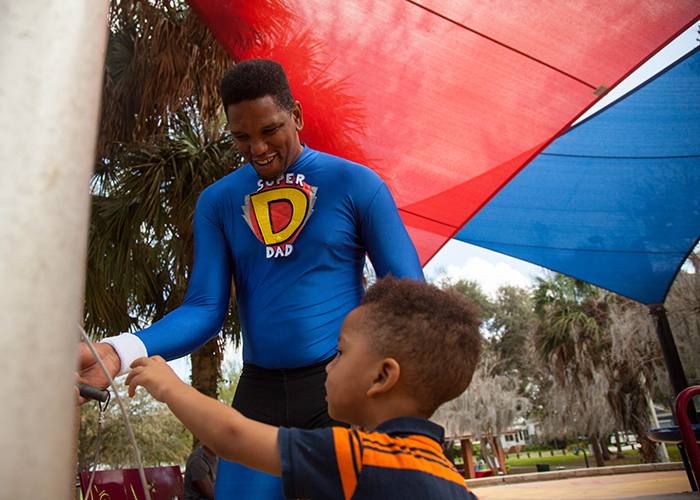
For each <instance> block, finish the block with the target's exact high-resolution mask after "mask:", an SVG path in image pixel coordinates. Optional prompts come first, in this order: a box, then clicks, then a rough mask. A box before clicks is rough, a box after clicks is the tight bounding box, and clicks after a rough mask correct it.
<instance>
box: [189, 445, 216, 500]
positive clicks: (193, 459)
mask: <svg viewBox="0 0 700 500" xmlns="http://www.w3.org/2000/svg"><path fill="white" fill-rule="evenodd" d="M216 463H217V457H216V453H214V452H213V451H212V450H211V448H209V447H207V446H206V445H202V446H200V447H199V448H196V449H195V450H194V451H193V452H192V453H190V456H189V458H188V459H187V464H186V465H185V495H184V497H183V498H184V500H214V484H215V483H216Z"/></svg>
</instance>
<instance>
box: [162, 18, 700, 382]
mask: <svg viewBox="0 0 700 500" xmlns="http://www.w3.org/2000/svg"><path fill="white" fill-rule="evenodd" d="M698 36H699V35H698V26H697V25H695V26H692V27H691V28H689V29H688V30H687V31H686V32H685V33H683V34H681V35H680V36H679V37H678V38H676V39H675V40H674V41H673V42H671V43H670V44H669V45H668V46H666V47H665V48H664V49H663V50H661V51H660V52H659V53H657V54H656V55H655V56H654V57H652V58H651V59H650V60H649V61H647V62H646V63H645V64H644V65H643V66H642V67H640V68H639V69H638V70H637V71H636V72H635V73H633V74H632V75H630V77H629V78H627V79H626V80H625V81H623V82H621V83H620V84H619V85H618V86H617V87H615V88H614V89H612V90H611V91H610V92H608V94H606V95H605V96H604V97H603V98H601V100H600V101H599V102H598V103H597V104H596V105H595V106H593V107H591V109H590V110H589V111H588V112H586V113H585V114H584V115H583V116H582V117H581V118H580V119H584V118H586V117H587V116H589V115H591V114H592V113H595V112H596V111H598V110H599V109H601V108H602V107H604V106H607V105H608V104H610V103H611V102H613V101H615V100H616V99H618V98H620V97H622V96H623V95H625V94H626V93H627V92H629V91H630V90H632V89H634V88H635V87H637V86H638V85H639V84H641V83H643V82H644V81H646V80H647V79H648V78H650V77H651V76H653V75H655V74H656V73H658V72H659V71H661V70H662V69H664V68H665V67H666V66H668V65H669V64H671V63H672V62H674V61H676V60H677V59H678V58H680V57H681V56H682V55H684V54H686V53H687V52H689V51H690V50H692V49H693V48H694V47H695V46H697V45H698V43H700V42H698V40H697V39H698ZM423 270H424V274H425V277H426V279H428V280H432V279H436V278H438V277H439V276H440V275H445V274H446V275H447V276H448V277H450V278H451V279H454V280H455V281H457V280H460V279H468V280H472V281H476V282H478V283H479V284H480V285H481V288H482V290H483V291H484V293H486V294H488V295H493V294H494V293H495V292H496V290H497V289H498V288H499V287H500V286H501V285H506V284H507V285H516V286H521V287H527V286H530V285H532V284H533V282H534V281H535V280H536V278H537V277H541V276H544V274H545V273H546V269H544V268H542V267H540V266H536V265H533V264H530V263H529V262H525V261H523V260H519V259H515V258H512V257H509V256H507V255H504V254H499V253H497V252H493V251H491V250H487V249H485V248H480V247H477V246H474V245H470V244H468V243H464V242H461V241H456V240H450V241H449V242H448V243H447V244H446V245H445V246H444V247H443V248H442V249H441V250H440V251H439V252H438V253H437V254H436V255H435V257H433V258H432V259H431V260H430V262H428V264H426V266H425V267H424V268H423ZM240 359H241V353H240V352H239V351H237V350H235V349H234V348H233V347H232V346H230V345H229V346H227V349H226V354H225V360H236V362H240ZM169 364H170V365H171V366H172V367H173V369H174V370H175V372H176V373H177V374H178V375H179V376H180V378H181V379H183V380H184V381H186V382H189V375H190V363H189V356H186V357H184V358H180V359H179V360H175V361H171V362H170V363H169Z"/></svg>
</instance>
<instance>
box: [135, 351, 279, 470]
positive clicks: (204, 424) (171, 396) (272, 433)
mask: <svg viewBox="0 0 700 500" xmlns="http://www.w3.org/2000/svg"><path fill="white" fill-rule="evenodd" d="M126 383H127V384H128V385H129V396H133V395H134V392H135V391H136V387H137V386H139V385H140V386H142V387H144V388H145V389H146V390H147V391H148V392H149V393H150V394H151V396H153V397H154V398H156V399H157V400H158V401H160V402H162V403H165V404H167V405H168V407H169V408H170V411H172V412H173V414H174V415H175V416H176V417H177V418H178V419H179V420H180V421H181V422H182V423H183V424H184V425H185V427H187V428H188V429H189V430H190V431H191V432H192V434H194V435H195V436H197V437H198V438H199V439H200V441H202V443H204V444H205V445H207V446H208V447H209V448H211V450H212V451H213V452H214V453H216V454H217V455H218V456H220V457H221V458H223V459H225V460H228V461H230V462H238V463H240V464H242V465H245V466H246V467H250V468H252V469H257V470H259V471H262V472H267V473H268V474H273V475H276V476H280V475H281V474H282V465H281V459H280V451H279V446H278V444H277V432H278V428H277V427H274V426H271V425H267V424H262V423H260V422H256V421H254V420H250V419H248V418H246V417H244V416H243V415H241V414H240V413H239V412H238V411H236V410H234V409H233V408H231V407H230V406H228V405H226V404H224V403H222V402H220V401H217V400H215V399H212V398H210V397H207V396H205V395H204V394H202V393H200V392H198V391H197V390H196V389H194V388H193V387H191V386H189V385H187V384H185V383H184V382H183V381H182V380H180V379H179V378H178V376H177V375H175V373H174V372H173V371H172V369H171V368H170V367H169V366H168V365H167V363H166V362H165V360H164V359H163V358H161V357H160V356H154V357H152V358H139V359H137V360H136V361H134V362H133V363H132V365H131V372H130V373H129V376H128V377H127V378H126Z"/></svg>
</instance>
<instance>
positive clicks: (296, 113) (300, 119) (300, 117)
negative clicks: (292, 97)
mask: <svg viewBox="0 0 700 500" xmlns="http://www.w3.org/2000/svg"><path fill="white" fill-rule="evenodd" d="M292 117H293V118H294V126H295V128H296V130H297V132H301V129H303V128H304V113H302V111H301V103H300V102H299V101H294V107H293V108H292Z"/></svg>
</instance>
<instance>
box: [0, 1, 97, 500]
mask: <svg viewBox="0 0 700 500" xmlns="http://www.w3.org/2000/svg"><path fill="white" fill-rule="evenodd" d="M108 8H109V4H108V0H22V1H18V0H0V450H2V452H1V453H0V491H1V492H2V493H1V496H2V498H13V499H45V498H46V499H48V498H58V499H68V498H73V496H74V492H73V486H74V484H75V483H74V481H75V478H74V477H73V470H74V463H73V462H74V457H73V440H74V427H75V426H74V422H75V389H74V384H75V369H76V353H77V350H76V345H77V340H78V324H79V322H80V320H81V317H82V310H83V287H84V269H85V263H84V261H85V254H86V242H87V223H88V214H89V195H88V185H89V178H90V172H91V170H92V165H93V157H94V149H95V137H96V130H97V120H98V112H99V98H100V89H101V84H102V66H103V63H104V49H105V46H106V41H107V39H106V36H107V15H108Z"/></svg>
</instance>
